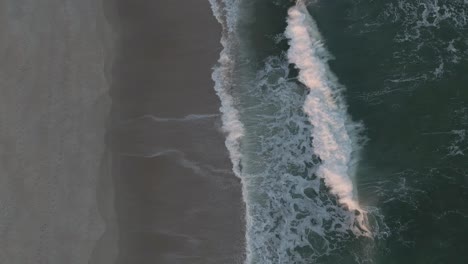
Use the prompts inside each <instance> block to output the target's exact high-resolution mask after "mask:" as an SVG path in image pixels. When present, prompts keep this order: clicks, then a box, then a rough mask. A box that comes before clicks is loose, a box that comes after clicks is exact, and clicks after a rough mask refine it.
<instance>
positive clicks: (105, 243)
mask: <svg viewBox="0 0 468 264" xmlns="http://www.w3.org/2000/svg"><path fill="white" fill-rule="evenodd" d="M219 31H220V28H219V26H218V24H217V22H216V21H215V19H214V18H213V16H212V14H211V10H210V8H209V3H208V1H191V2H187V3H183V4H182V3H181V2H174V1H167V0H165V1H146V0H142V1H123V0H106V1H104V2H101V1H91V0H80V1H72V0H66V1H58V0H47V1H41V3H39V2H37V1H28V0H14V1H13V0H5V1H0V57H1V64H0V92H1V95H0V100H1V102H0V107H1V110H0V133H1V134H0V148H1V151H0V155H1V159H0V263H21V264H23V263H24V264H41V263H43V264H63V263H67V264H84V263H91V264H107V263H109V264H111V263H125V264H127V263H142V264H144V263H148V264H149V263H152V264H154V263H171V264H176V263H203V264H207V263H241V262H242V260H243V250H244V242H243V241H244V239H243V238H244V229H243V226H244V223H243V204H242V199H241V193H240V190H241V187H240V181H239V180H238V179H237V178H236V177H235V176H234V175H233V174H232V172H231V163H230V161H229V159H228V155H227V151H226V148H225V146H224V136H223V134H222V133H221V132H220V129H219V127H220V118H219V111H218V108H219V102H218V98H217V97H216V96H215V93H214V90H213V82H212V80H211V72H212V70H211V68H212V66H213V65H214V63H215V62H216V60H217V57H218V54H219V51H220V45H219V38H220V32H219ZM191 114H192V115H193V114H199V115H206V116H201V117H200V118H193V116H192V117H191V116H189V117H188V118H185V119H184V116H187V115H191ZM145 115H146V116H147V117H145V118H140V117H142V116H145ZM155 117H162V118H174V119H171V120H166V121H161V120H160V119H158V118H155ZM180 118H182V119H180Z"/></svg>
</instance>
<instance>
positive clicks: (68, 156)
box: [0, 0, 117, 264]
mask: <svg viewBox="0 0 468 264" xmlns="http://www.w3.org/2000/svg"><path fill="white" fill-rule="evenodd" d="M102 5H103V4H102V2H100V1H94V0H79V1H76V0H43V1H35V0H1V1H0V93H1V94H0V155H1V159H0V263H5V264H64V263H66V264H75V263H76V264H83V263H89V262H90V261H94V260H98V258H99V261H100V262H99V263H114V262H115V258H116V256H117V244H116V242H117V237H116V235H117V233H116V229H115V227H114V230H113V231H112V229H113V227H112V224H108V225H107V224H106V222H108V223H112V221H113V220H112V218H115V213H114V212H112V211H113V205H112V204H113V198H112V193H113V187H112V184H111V183H112V182H111V181H110V180H111V177H110V174H109V173H108V171H109V170H108V167H109V163H108V160H109V159H108V158H106V156H109V155H108V154H106V153H107V152H106V149H105V133H106V126H107V124H108V116H109V110H110V97H109V95H108V91H109V87H110V85H109V84H108V82H107V80H106V78H105V76H106V74H105V72H106V63H107V62H108V61H109V57H108V56H109V52H112V51H111V50H109V46H108V45H109V43H111V38H110V36H111V35H110V32H109V28H110V27H109V26H107V23H106V21H105V19H104V16H103V8H102ZM98 192H99V193H98ZM98 198H99V199H100V203H99V204H98V203H97V201H98ZM100 209H103V210H102V211H101V210H100ZM106 214H107V215H106ZM113 215H114V216H113ZM114 222H115V219H114ZM114 226H115V225H114ZM106 230H107V233H112V234H113V235H111V236H109V235H108V236H106V237H108V238H112V239H107V240H103V239H101V238H102V237H103V234H104V233H105V232H106ZM97 246H99V248H100V250H99V253H96V252H95V249H96V247H97ZM99 254H102V255H99ZM92 259H94V260H92ZM94 263H97V262H94Z"/></svg>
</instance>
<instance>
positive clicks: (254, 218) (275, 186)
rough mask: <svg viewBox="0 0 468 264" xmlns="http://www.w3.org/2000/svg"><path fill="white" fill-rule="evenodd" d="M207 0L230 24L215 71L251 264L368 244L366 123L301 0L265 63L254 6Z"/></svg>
mask: <svg viewBox="0 0 468 264" xmlns="http://www.w3.org/2000/svg"><path fill="white" fill-rule="evenodd" d="M210 2H211V5H212V9H213V13H214V15H215V16H216V18H217V19H218V21H219V22H220V24H221V25H222V29H223V30H222V33H223V34H222V39H221V44H222V45H223V50H222V52H221V54H220V59H219V61H218V65H217V66H216V67H215V68H214V71H213V76H212V77H213V80H214V82H215V91H216V93H217V94H218V96H219V98H220V100H221V108H220V112H221V114H222V121H223V126H222V127H223V131H224V133H225V134H226V147H227V149H228V151H229V153H230V157H231V161H232V163H233V171H234V172H235V174H236V175H237V176H238V177H239V178H240V179H241V181H242V186H243V199H244V202H245V205H246V215H245V218H246V263H249V264H250V263H265V264H267V263H309V262H310V261H316V260H319V259H320V258H323V257H324V256H327V255H330V254H331V253H333V252H336V251H337V250H340V248H342V247H343V246H344V244H346V243H347V241H350V240H351V239H360V237H364V238H365V239H367V240H369V239H368V238H369V237H372V236H373V234H372V232H371V230H372V228H370V227H369V223H368V220H367V214H368V213H367V212H366V210H365V209H363V207H362V206H360V204H359V202H358V198H357V192H356V190H355V188H354V187H353V182H354V181H355V176H356V175H355V174H356V168H357V162H358V158H359V152H360V149H361V147H362V142H363V141H364V140H363V137H361V136H360V134H361V131H362V125H361V124H360V123H356V122H353V121H352V120H351V118H350V117H349V115H348V113H347V105H346V103H345V100H344V98H343V96H342V92H343V89H344V87H343V86H342V85H340V84H339V82H338V80H337V78H336V77H335V76H334V74H333V73H332V71H331V70H330V68H329V66H328V65H327V61H328V60H330V59H331V58H332V56H331V55H330V54H329V53H328V52H327V50H326V48H325V46H324V43H323V40H322V37H321V35H320V33H319V31H318V29H317V26H316V24H315V22H314V21H313V19H312V17H311V16H310V15H309V13H308V11H307V8H306V5H305V4H304V3H303V2H302V1H298V2H297V3H296V4H295V5H294V6H293V7H290V8H289V10H288V12H287V17H285V18H284V19H285V20H287V26H286V31H285V32H283V33H282V35H283V37H281V36H280V37H277V39H279V41H281V40H282V39H283V40H287V41H288V42H287V43H288V44H289V48H288V50H287V51H285V52H281V51H280V52H276V53H275V54H271V55H269V56H267V57H265V58H262V59H260V58H258V57H259V56H258V55H257V54H256V52H254V51H253V49H252V48H251V47H249V44H248V43H249V41H247V38H248V36H249V35H248V34H245V33H244V32H245V31H246V30H245V27H244V25H243V24H242V23H243V22H242V21H245V18H246V17H247V16H248V15H247V14H249V15H250V14H251V10H248V9H249V8H250V6H249V4H246V3H245V2H243V1H216V0H211V1H210ZM243 18H244V19H243ZM290 65H294V66H295V67H296V68H297V69H298V72H297V73H296V72H294V71H292V70H291V68H290ZM367 240H365V241H367ZM363 248H365V247H363Z"/></svg>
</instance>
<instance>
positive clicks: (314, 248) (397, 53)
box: [219, 0, 468, 264]
mask: <svg viewBox="0 0 468 264" xmlns="http://www.w3.org/2000/svg"><path fill="white" fill-rule="evenodd" d="M228 2H229V3H231V4H230V5H229V4H226V3H228ZM219 5H220V9H223V10H224V11H223V12H221V13H222V16H221V19H224V21H228V20H229V19H227V18H228V17H231V18H232V17H233V16H235V19H232V20H231V23H232V24H233V25H234V26H232V27H231V30H227V26H226V25H225V27H224V29H225V32H224V34H225V37H226V42H227V43H231V45H225V52H226V54H228V57H229V58H230V64H229V65H231V68H229V69H230V70H229V77H230V82H229V85H226V88H225V89H226V90H227V91H228V92H229V94H230V96H232V102H233V103H232V106H233V108H235V109H237V111H238V119H239V121H240V122H241V123H242V124H243V132H242V133H243V136H242V138H241V139H240V140H239V146H238V149H236V151H238V152H239V153H240V156H241V158H240V160H238V161H234V164H236V162H238V163H239V166H240V168H241V169H240V171H241V173H240V175H239V176H240V177H241V178H242V180H243V184H244V196H245V197H244V198H245V200H246V205H247V224H248V226H247V255H248V258H247V262H248V263H259V264H267V263H330V264H335V263H343V264H347V263H350V264H351V263H385V264H387V263H388V264H393V263H395V264H405V263H408V264H410V263H411V264H414V263H424V264H426V263H428V264H430V263H434V264H446V263H447V264H448V263H457V264H458V263H460V264H462V263H468V156H467V155H468V135H467V133H468V1H466V0H465V1H464V0H439V1H436V0H415V1H408V0H406V1H403V0H400V1H395V0H387V1H379V0H375V1H371V0H316V1H309V2H306V5H307V10H308V12H309V13H310V16H311V17H312V18H313V20H315V22H316V23H317V28H318V30H319V31H320V33H321V35H322V38H321V40H320V42H321V43H322V44H323V47H324V48H325V49H326V50H328V52H329V53H330V54H331V56H333V58H331V57H327V56H328V55H327V56H326V55H321V52H322V51H320V49H321V48H320V47H319V46H320V45H319V46H317V47H315V46H314V47H313V48H315V49H317V50H318V51H316V53H317V54H319V55H318V56H317V58H318V59H321V60H322V59H323V61H324V63H325V64H324V65H329V67H330V68H329V69H328V68H325V70H324V71H325V72H326V71H330V72H332V73H333V74H334V75H335V76H336V77H337V79H338V80H339V84H337V85H338V87H339V89H338V90H337V94H338V93H339V94H340V96H342V97H341V98H342V99H336V100H337V104H338V105H339V104H344V105H347V108H346V106H345V107H344V109H345V110H346V111H347V113H348V114H349V118H347V119H346V118H344V120H345V123H343V125H344V126H345V127H346V128H347V131H348V133H349V136H350V144H351V143H353V144H356V145H357V144H359V145H360V146H361V147H360V148H356V149H354V150H353V151H352V152H351V156H352V157H353V160H354V158H356V160H358V162H357V163H356V164H357V165H356V170H355V172H353V173H350V174H352V175H349V177H350V178H351V179H352V183H353V188H354V192H355V194H357V197H358V198H356V199H357V200H358V201H359V204H360V205H361V207H362V209H363V210H362V212H366V213H364V214H365V215H366V218H367V226H368V227H369V229H370V231H371V233H372V234H371V235H369V234H367V235H363V233H360V231H359V230H358V229H356V225H357V222H356V221H357V220H356V219H357V215H359V212H358V211H359V210H357V211H354V210H351V209H350V208H349V207H348V206H346V205H343V204H342V203H340V196H339V195H336V194H335V193H334V188H335V187H334V186H331V185H330V184H329V183H328V184H327V181H326V179H324V178H323V177H321V174H320V170H319V168H320V167H321V166H324V165H323V164H326V163H327V161H326V160H325V159H324V158H323V157H320V155H319V154H317V148H316V146H315V145H314V144H313V142H314V141H315V142H318V141H320V140H321V139H320V138H319V137H318V136H317V135H315V134H314V133H313V131H314V129H317V127H318V126H319V124H314V123H313V122H311V120H312V119H311V118H310V117H308V116H307V114H306V113H304V109H306V108H307V107H306V106H304V102H305V100H306V99H307V98H309V97H310V96H311V93H310V91H309V89H308V87H307V85H304V83H303V82H301V81H300V80H299V79H298V74H299V72H300V69H298V68H296V67H295V66H294V65H293V64H292V63H291V62H290V61H288V53H287V52H288V50H289V49H290V45H291V42H290V40H288V38H287V37H285V35H284V32H285V30H286V27H288V23H287V19H288V9H289V8H291V7H293V6H294V5H295V2H294V1H286V0H283V1H280V0H256V1H242V0H241V1H231V2H230V1H219ZM232 6H236V7H237V8H235V12H234V11H233V10H234V8H232ZM229 7H231V8H229ZM232 21H235V22H232ZM226 23H227V22H226ZM311 48H312V47H311ZM319 65H321V64H319ZM226 68H227V67H226ZM325 79H326V78H325ZM326 80H327V83H333V82H334V81H333V80H330V79H326ZM340 85H342V86H340ZM332 86H333V85H332ZM340 87H341V88H340ZM312 95H313V93H312ZM220 97H221V100H222V101H223V96H220ZM224 99H225V98H224ZM224 114H226V112H224ZM353 124H354V126H356V127H358V128H359V129H356V131H354V130H353V129H350V127H352V126H353ZM339 127H340V126H337V128H339ZM225 129H226V130H229V126H228V125H226V123H225ZM330 129H331V130H333V129H334V127H333V126H330ZM314 137H315V138H314ZM230 150H231V149H230ZM340 151H341V150H340V149H338V150H336V152H337V153H340ZM340 157H341V156H340ZM328 162H330V161H328ZM356 230H358V231H356Z"/></svg>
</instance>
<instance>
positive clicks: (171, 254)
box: [110, 0, 244, 264]
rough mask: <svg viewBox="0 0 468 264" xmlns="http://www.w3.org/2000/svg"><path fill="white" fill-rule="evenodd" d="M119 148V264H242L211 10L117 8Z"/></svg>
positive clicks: (200, 4)
mask: <svg viewBox="0 0 468 264" xmlns="http://www.w3.org/2000/svg"><path fill="white" fill-rule="evenodd" d="M115 4H116V12H115V14H114V15H113V16H111V18H110V20H111V23H112V25H113V28H114V31H115V32H117V35H118V40H117V49H116V51H117V52H116V56H115V61H114V65H113V70H112V89H111V95H112V101H113V106H112V119H113V129H112V131H111V133H110V142H111V145H112V147H113V150H114V155H113V158H112V161H113V169H112V174H113V177H114V182H115V186H116V187H115V199H116V200H115V201H116V202H115V205H116V210H117V219H118V228H119V236H120V239H119V247H118V248H119V255H118V261H117V263H119V264H124V263H125V264H127V263H141V264H146V263H148V264H154V263H158V264H159V263H161V264H163V263H170V264H177V263H191V264H194V263H200V264H209V263H216V264H218V263H242V261H243V258H244V256H243V254H244V253H243V251H244V223H243V204H242V198H241V186H240V181H239V180H238V179H237V178H236V177H235V176H234V175H233V174H232V172H231V163H230V161H229V159H228V154H227V150H226V148H225V146H224V135H222V133H221V132H220V131H219V127H220V118H219V116H217V117H207V118H202V119H200V120H192V121H187V120H173V121H161V120H158V119H155V118H150V117H149V118H140V117H142V116H144V115H149V116H153V117H160V118H183V117H184V116H187V115H190V114H201V115H212V114H215V115H216V114H219V110H218V109H219V105H220V104H219V99H218V98H217V97H216V95H215V93H214V89H213V86H214V84H213V82H212V80H211V72H212V70H211V68H212V66H213V65H214V63H215V62H216V61H217V59H218V56H219V52H220V50H221V47H220V44H219V39H220V26H219V25H218V24H217V22H216V20H215V18H214V17H213V15H212V13H211V10H210V7H209V3H208V1H205V0H196V1H183V2H181V1H170V0H161V1H150V0H138V1H125V0H115Z"/></svg>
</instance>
